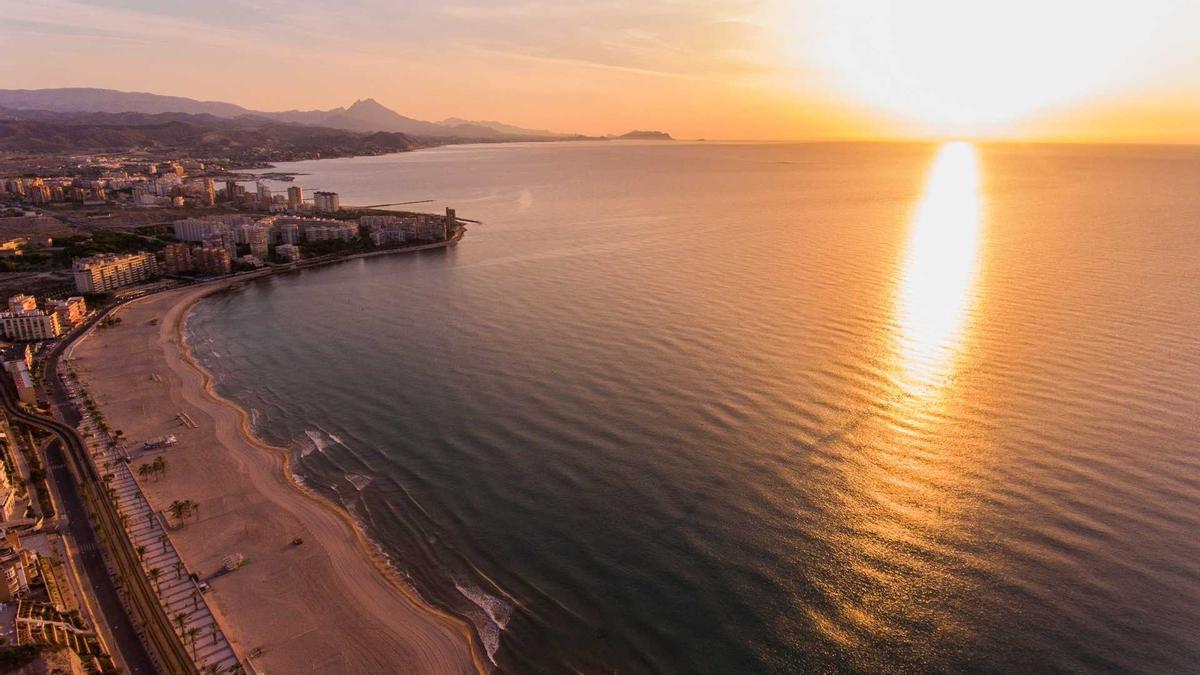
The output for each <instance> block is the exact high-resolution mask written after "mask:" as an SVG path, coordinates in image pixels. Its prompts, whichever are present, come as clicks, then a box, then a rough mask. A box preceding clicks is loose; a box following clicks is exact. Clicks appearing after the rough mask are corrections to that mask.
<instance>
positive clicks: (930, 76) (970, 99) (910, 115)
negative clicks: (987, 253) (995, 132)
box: [789, 0, 1160, 134]
mask: <svg viewBox="0 0 1200 675" xmlns="http://www.w3.org/2000/svg"><path fill="white" fill-rule="evenodd" d="M816 4H817V5H818V9H817V10H816V11H818V12H819V15H820V19H819V20H817V21H814V22H811V23H808V24H807V25H808V26H819V28H815V27H813V28H811V29H806V28H805V27H804V26H799V25H798V24H799V22H801V21H803V19H802V18H801V17H802V16H804V17H810V15H809V14H807V13H804V14H802V13H801V12H800V9H799V8H801V7H803V8H804V11H805V12H810V11H813V7H811V6H810V5H809V3H808V2H799V3H796V4H794V5H792V8H793V9H792V11H793V17H792V19H791V21H792V23H791V24H790V25H791V26H792V30H795V31H797V33H798V35H795V36H793V38H794V40H793V41H792V42H790V43H789V44H791V45H792V47H791V49H793V50H794V52H795V54H794V56H793V58H796V59H800V60H806V59H811V60H812V61H813V62H815V63H817V64H819V67H820V68H821V70H822V72H823V74H824V76H825V77H828V78H829V79H830V84H831V85H832V86H834V87H836V88H838V89H841V90H842V91H845V92H847V93H849V94H850V95H852V96H853V97H854V98H856V99H858V100H860V101H862V102H864V103H867V104H868V105H870V106H872V107H874V108H876V109H879V110H883V111H887V112H890V113H892V114H894V115H896V116H898V117H900V118H903V119H908V120H910V121H913V122H916V123H918V124H923V125H926V126H927V127H929V128H930V129H932V130H937V131H939V132H942V133H948V134H957V133H971V132H976V131H986V130H991V129H994V128H995V127H997V126H999V125H1003V124H1006V123H1010V122H1012V121H1014V120H1017V119H1020V118H1022V116H1026V115H1029V114H1031V113H1035V112H1037V111H1039V110H1043V109H1048V108H1050V107H1052V106H1056V105H1060V104H1069V103H1071V102H1074V101H1077V100H1081V99H1085V98H1088V97H1095V96H1103V95H1104V94H1105V93H1106V92H1107V91H1108V90H1109V89H1111V88H1113V87H1115V86H1117V85H1118V84H1119V83H1121V82H1123V81H1128V80H1129V79H1131V78H1136V77H1137V75H1136V70H1137V68H1138V64H1140V63H1141V62H1142V61H1143V60H1144V59H1143V58H1141V57H1144V56H1145V53H1146V52H1148V51H1150V50H1151V46H1150V45H1148V44H1147V42H1148V41H1150V40H1151V38H1150V37H1149V36H1151V35H1153V34H1154V31H1155V29H1156V28H1158V27H1159V26H1158V25H1157V23H1156V21H1159V20H1160V19H1157V18H1155V16H1154V13H1153V12H1147V11H1137V9H1136V8H1134V7H1132V6H1130V7H1127V8H1111V9H1108V10H1106V11H1098V8H1097V7H1096V5H1095V3H1094V2H1091V1H1088V2H1083V1H1081V0H1009V1H1007V2H995V3H983V2H970V1H964V0H910V1H906V2H878V1H871V0H836V1H835V0H827V1H824V2H822V1H821V0H817V2H816ZM1131 4H1132V3H1131Z"/></svg>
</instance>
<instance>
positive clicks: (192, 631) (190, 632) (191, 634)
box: [187, 626, 200, 659]
mask: <svg viewBox="0 0 1200 675" xmlns="http://www.w3.org/2000/svg"><path fill="white" fill-rule="evenodd" d="M199 633H200V629H199V628H196V627H195V626H192V627H191V628H189V629H187V638H188V644H190V645H191V646H192V659H195V658H196V635H197V634H199Z"/></svg>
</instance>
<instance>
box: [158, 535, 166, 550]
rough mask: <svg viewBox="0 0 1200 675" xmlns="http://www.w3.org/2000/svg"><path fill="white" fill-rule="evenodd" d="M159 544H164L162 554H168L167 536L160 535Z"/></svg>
mask: <svg viewBox="0 0 1200 675" xmlns="http://www.w3.org/2000/svg"><path fill="white" fill-rule="evenodd" d="M158 543H160V544H162V552H163V553H166V552H167V535H165V534H160V535H159V536H158Z"/></svg>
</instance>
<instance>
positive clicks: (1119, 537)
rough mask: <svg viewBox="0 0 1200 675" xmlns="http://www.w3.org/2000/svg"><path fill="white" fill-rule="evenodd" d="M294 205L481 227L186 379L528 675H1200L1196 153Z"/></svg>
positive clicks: (562, 179)
mask: <svg viewBox="0 0 1200 675" xmlns="http://www.w3.org/2000/svg"><path fill="white" fill-rule="evenodd" d="M280 168H281V169H283V170H288V171H298V172H303V173H307V174H311V175H306V176H301V177H300V178H298V179H297V184H299V185H303V186H304V187H305V188H307V189H331V190H336V191H337V192H339V193H341V196H342V201H343V203H350V204H373V203H384V202H399V201H410V200H423V199H432V200H435V201H434V202H432V203H430V204H425V205H420V206H419V207H414V208H422V209H425V208H428V209H429V210H438V209H440V208H442V207H443V206H446V205H450V206H454V207H457V209H458V213H459V215H460V216H463V217H466V218H474V219H478V220H481V221H483V222H482V224H479V225H472V226H470V230H469V232H468V233H467V236H466V238H465V239H464V240H463V241H462V243H461V244H460V245H459V246H458V247H457V248H455V249H453V250H449V251H440V252H432V253H422V254H413V255H404V256H392V257H380V258H373V259H368V260H358V261H353V262H349V263H344V264H340V265H336V266H332V267H328V268H324V269H319V270H313V271H306V272H303V273H299V274H294V275H289V276H285V277H280V278H273V279H270V280H267V281H263V282H258V283H253V284H250V285H248V286H246V287H244V288H241V289H238V290H236V291H233V292H230V293H228V294H223V295H221V296H218V297H215V298H213V299H211V300H208V301H206V302H204V303H203V304H202V305H201V306H200V307H199V308H198V309H197V311H196V314H195V316H194V317H193V319H192V320H191V322H190V323H189V331H190V338H189V339H190V341H191V344H192V345H193V346H194V347H195V348H196V349H197V352H198V355H199V357H200V358H201V360H202V361H203V362H204V363H205V364H206V365H207V366H209V367H210V368H211V369H213V370H214V371H215V372H216V373H217V375H218V376H219V378H220V386H219V387H218V388H219V389H220V391H221V392H222V393H223V394H225V395H227V396H229V397H231V398H233V399H234V400H236V401H238V402H240V403H241V404H243V405H244V406H245V407H246V408H247V409H249V410H251V411H252V414H253V416H254V419H255V424H256V428H257V430H258V431H259V433H260V434H261V435H262V436H264V437H265V438H266V439H268V440H270V441H272V442H275V443H278V444H282V445H287V446H289V447H292V448H294V449H295V452H296V455H297V457H298V458H299V459H298V466H299V472H300V474H301V475H302V476H303V477H304V479H305V480H306V481H307V482H308V484H309V485H311V486H312V487H314V488H316V489H318V490H322V491H325V492H327V493H328V494H330V495H331V496H333V497H334V498H335V499H338V500H340V501H341V502H343V503H345V504H346V505H347V507H348V508H350V509H351V511H352V512H353V513H354V514H355V515H356V516H357V517H359V518H360V519H361V520H362V521H363V522H364V523H365V524H366V525H367V527H368V528H369V529H370V530H371V531H372V532H373V533H374V534H375V536H376V537H377V538H378V540H379V541H380V542H381V544H382V545H383V546H384V547H385V549H386V550H387V551H388V552H389V553H390V554H392V556H393V557H394V559H395V561H396V565H397V566H398V567H399V568H400V569H402V570H404V571H405V572H407V573H408V574H409V575H411V577H412V579H413V583H414V584H415V585H416V586H417V588H419V589H420V591H421V592H422V593H423V594H425V595H426V596H427V597H429V598H430V599H431V600H433V601H434V602H437V603H439V604H442V605H444V606H447V607H451V608H453V609H454V610H456V611H458V612H460V613H462V614H463V615H465V616H468V617H469V618H470V619H471V620H472V621H473V623H474V624H475V625H476V627H477V629H478V631H479V634H480V637H481V640H482V642H483V643H484V644H485V645H486V646H487V647H488V649H489V650H490V651H491V652H492V654H493V658H494V660H495V662H496V663H498V664H499V666H500V668H501V669H502V670H504V671H508V672H549V673H554V672H563V671H566V670H578V671H582V672H622V673H642V672H665V673H683V672H703V673H756V672H766V673H792V672H797V671H830V670H834V671H895V670H913V671H926V670H951V671H964V670H988V671H1026V670H1033V669H1036V670H1071V671H1081V670H1130V671H1140V672H1146V673H1161V672H1184V671H1192V672H1195V669H1196V668H1197V664H1200V151H1198V150H1197V149H1184V148H1175V149H1171V148H1137V147H1126V148H1104V147H1086V146H1041V147H1036V146H1034V147H1030V146H980V147H977V148H973V147H971V146H967V145H949V146H941V147H939V146H935V145H854V144H830V145H752V144H745V145H739V144H686V143H665V144H633V143H559V144H529V145H495V146H464V147H449V148H440V149H435V150H430V151H421V152H414V153H408V154H400V155H393V156H386V157H373V158H355V159H335V160H325V161H319V162H301V163H295V164H289V165H282V166H281V167H280ZM279 187H283V186H282V185H281V184H280V185H279Z"/></svg>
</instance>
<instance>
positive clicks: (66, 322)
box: [46, 295, 87, 328]
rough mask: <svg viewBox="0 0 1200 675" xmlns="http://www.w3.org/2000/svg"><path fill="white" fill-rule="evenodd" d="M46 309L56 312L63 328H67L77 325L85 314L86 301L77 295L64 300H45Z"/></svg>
mask: <svg viewBox="0 0 1200 675" xmlns="http://www.w3.org/2000/svg"><path fill="white" fill-rule="evenodd" d="M46 311H47V312H53V313H55V314H57V315H58V320H59V321H60V322H61V323H62V325H63V328H69V327H71V326H77V325H79V323H80V322H82V321H83V319H84V317H86V316H87V302H85V301H84V299H83V298H82V297H80V296H78V295H73V296H71V297H69V298H67V299H66V300H47V301H46Z"/></svg>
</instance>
